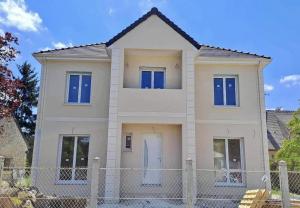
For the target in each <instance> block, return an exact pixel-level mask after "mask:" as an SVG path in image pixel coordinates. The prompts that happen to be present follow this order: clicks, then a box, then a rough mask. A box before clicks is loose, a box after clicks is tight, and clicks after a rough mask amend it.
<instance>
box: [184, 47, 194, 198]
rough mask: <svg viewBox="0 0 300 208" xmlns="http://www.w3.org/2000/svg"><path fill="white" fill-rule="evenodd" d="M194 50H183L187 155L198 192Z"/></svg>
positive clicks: (185, 143)
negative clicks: (191, 165)
mask: <svg viewBox="0 0 300 208" xmlns="http://www.w3.org/2000/svg"><path fill="white" fill-rule="evenodd" d="M194 56H195V52H194V51H183V63H184V70H186V76H185V78H186V125H185V128H184V129H185V131H186V133H185V137H184V138H183V139H184V140H186V141H185V142H183V144H184V145H185V156H183V157H185V158H184V159H186V158H189V159H191V160H192V164H193V185H194V187H193V189H192V190H193V191H194V193H193V194H194V195H195V194H196V130H195V63H194Z"/></svg>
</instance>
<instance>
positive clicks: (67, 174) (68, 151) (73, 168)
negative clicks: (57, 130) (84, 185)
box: [59, 136, 90, 181]
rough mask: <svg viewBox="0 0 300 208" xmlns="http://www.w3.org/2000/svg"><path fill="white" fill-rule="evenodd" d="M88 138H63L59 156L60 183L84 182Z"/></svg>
mask: <svg viewBox="0 0 300 208" xmlns="http://www.w3.org/2000/svg"><path fill="white" fill-rule="evenodd" d="M89 140H90V139H89V137H88V136H63V137H62V139H61V148H60V149H61V154H60V170H59V180H60V181H85V180H86V179H87V166H88V154H89Z"/></svg>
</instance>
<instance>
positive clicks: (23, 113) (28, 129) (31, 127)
mask: <svg viewBox="0 0 300 208" xmlns="http://www.w3.org/2000/svg"><path fill="white" fill-rule="evenodd" d="M18 70H19V73H20V74H21V77H19V78H18V80H19V81H20V82H21V83H22V85H21V86H20V87H19V89H18V93H19V96H20V99H21V101H22V104H21V105H20V106H19V107H18V108H17V109H16V111H15V118H16V119H17V121H18V124H19V127H20V128H21V131H22V133H23V135H24V137H25V140H26V142H27V146H28V153H27V161H28V163H29V164H31V159H32V152H33V144H34V132H35V122H36V114H35V113H34V109H35V108H36V106H37V102H38V79H37V74H36V73H35V71H34V69H33V68H32V67H31V65H30V64H29V63H27V62H24V63H23V64H22V65H18Z"/></svg>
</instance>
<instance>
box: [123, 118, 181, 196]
mask: <svg viewBox="0 0 300 208" xmlns="http://www.w3.org/2000/svg"><path fill="white" fill-rule="evenodd" d="M122 132H123V135H125V134H126V133H132V152H125V151H123V152H122V156H121V168H143V167H144V140H143V135H144V134H149V133H155V134H160V135H161V137H162V147H161V149H162V169H181V168H182V165H181V148H182V142H181V141H182V139H181V137H182V132H181V125H163V124H161V125H158V124H123V127H122ZM161 175H162V181H161V182H162V184H161V186H159V187H153V188H150V187H144V186H142V180H143V171H142V170H130V171H129V170H125V169H123V170H121V195H122V196H127V197H129V196H133V195H135V196H136V195H143V194H145V193H148V194H149V193H152V194H154V193H155V194H164V195H167V194H169V195H172V194H173V195H174V194H178V193H180V194H181V185H182V184H181V180H182V177H181V171H180V170H169V171H161ZM176 188H178V189H176ZM161 196H162V195H160V197H161Z"/></svg>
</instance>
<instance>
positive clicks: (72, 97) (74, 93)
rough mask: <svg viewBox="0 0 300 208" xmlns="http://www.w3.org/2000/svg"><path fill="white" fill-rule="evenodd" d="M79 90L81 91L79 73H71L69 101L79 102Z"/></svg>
mask: <svg viewBox="0 0 300 208" xmlns="http://www.w3.org/2000/svg"><path fill="white" fill-rule="evenodd" d="M78 92H79V75H70V77H69V96H68V102H70V103H77V102H78Z"/></svg>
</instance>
